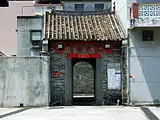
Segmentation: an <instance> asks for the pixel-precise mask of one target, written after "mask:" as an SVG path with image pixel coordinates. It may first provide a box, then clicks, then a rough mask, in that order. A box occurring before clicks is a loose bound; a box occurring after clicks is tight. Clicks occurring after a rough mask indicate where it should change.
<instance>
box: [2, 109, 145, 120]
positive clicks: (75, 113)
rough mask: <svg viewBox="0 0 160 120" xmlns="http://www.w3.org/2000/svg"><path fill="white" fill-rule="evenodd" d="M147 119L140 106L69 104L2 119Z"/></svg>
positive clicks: (28, 111) (33, 110)
mask: <svg viewBox="0 0 160 120" xmlns="http://www.w3.org/2000/svg"><path fill="white" fill-rule="evenodd" d="M90 119H91V120H146V118H145V117H144V115H143V114H142V112H141V110H140V108H136V107H105V106H104V107H102V106H77V107H76V106H71V107H70V106H68V107H60V106H57V107H52V108H50V109H49V108H35V109H30V110H27V111H24V112H22V113H19V114H15V115H12V116H9V117H6V118H3V119H2V120H90Z"/></svg>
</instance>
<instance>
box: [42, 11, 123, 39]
mask: <svg viewBox="0 0 160 120" xmlns="http://www.w3.org/2000/svg"><path fill="white" fill-rule="evenodd" d="M44 39H47V40H84V41H91V40H92V41H93V40H123V39H125V34H124V31H123V30H122V26H121V24H120V22H119V20H118V18H117V16H116V15H115V14H108V15H55V14H54V13H48V12H47V13H46V14H45V15H44Z"/></svg>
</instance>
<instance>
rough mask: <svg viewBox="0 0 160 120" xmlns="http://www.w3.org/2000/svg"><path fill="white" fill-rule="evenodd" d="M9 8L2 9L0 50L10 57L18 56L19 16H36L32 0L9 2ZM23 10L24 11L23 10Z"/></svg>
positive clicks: (0, 11)
mask: <svg viewBox="0 0 160 120" xmlns="http://www.w3.org/2000/svg"><path fill="white" fill-rule="evenodd" d="M8 2H9V7H0V14H1V15H2V16H3V17H1V19H0V21H1V22H0V26H1V27H0V36H1V40H0V42H1V44H0V50H1V51H4V53H5V54H6V55H8V56H12V55H17V33H16V29H17V16H22V14H23V15H26V16H32V15H34V11H33V7H29V6H33V1H32V0H18V1H16V0H8ZM22 9H23V10H22Z"/></svg>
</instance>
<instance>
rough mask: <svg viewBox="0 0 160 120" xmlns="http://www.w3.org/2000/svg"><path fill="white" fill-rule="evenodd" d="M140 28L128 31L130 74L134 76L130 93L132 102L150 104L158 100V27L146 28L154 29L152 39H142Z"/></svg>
mask: <svg viewBox="0 0 160 120" xmlns="http://www.w3.org/2000/svg"><path fill="white" fill-rule="evenodd" d="M141 29H142V28H141ZM141 29H140V28H139V29H138V28H137V29H136V30H132V31H130V32H129V36H130V47H131V54H130V74H131V75H132V76H133V77H134V80H133V79H130V82H131V86H130V87H131V90H130V94H131V102H132V103H134V102H135V103H137V104H144V103H146V104H150V103H153V102H154V101H155V100H159V102H160V94H159V88H160V73H159V71H160V47H159V46H160V34H159V31H160V28H148V29H154V34H155V35H154V39H155V40H154V41H142V30H141ZM143 29H144V28H143ZM146 29H147V28H146Z"/></svg>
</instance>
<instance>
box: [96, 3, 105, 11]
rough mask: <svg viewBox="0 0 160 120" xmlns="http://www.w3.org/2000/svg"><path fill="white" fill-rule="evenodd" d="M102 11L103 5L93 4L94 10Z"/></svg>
mask: <svg viewBox="0 0 160 120" xmlns="http://www.w3.org/2000/svg"><path fill="white" fill-rule="evenodd" d="M103 9H104V4H95V10H96V11H98V10H103Z"/></svg>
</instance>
